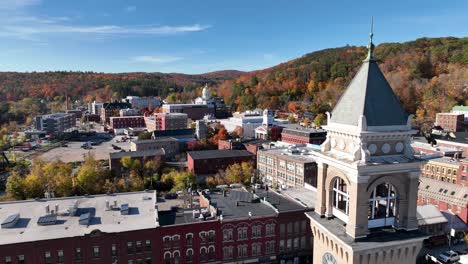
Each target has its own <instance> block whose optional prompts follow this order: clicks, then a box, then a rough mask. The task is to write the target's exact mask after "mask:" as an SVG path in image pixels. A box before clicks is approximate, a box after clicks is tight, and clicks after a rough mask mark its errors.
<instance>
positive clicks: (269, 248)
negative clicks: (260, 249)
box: [266, 240, 284, 254]
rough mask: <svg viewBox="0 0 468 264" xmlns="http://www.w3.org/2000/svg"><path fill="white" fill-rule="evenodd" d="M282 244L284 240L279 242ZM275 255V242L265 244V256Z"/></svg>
mask: <svg viewBox="0 0 468 264" xmlns="http://www.w3.org/2000/svg"><path fill="white" fill-rule="evenodd" d="M281 241H283V243H284V240H281ZM273 253H275V241H267V242H266V254H273Z"/></svg>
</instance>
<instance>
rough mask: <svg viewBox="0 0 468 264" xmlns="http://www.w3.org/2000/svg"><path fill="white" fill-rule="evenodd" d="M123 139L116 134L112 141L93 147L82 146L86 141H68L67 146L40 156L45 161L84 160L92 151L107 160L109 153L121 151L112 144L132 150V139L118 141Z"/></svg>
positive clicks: (95, 155) (100, 158) (96, 155)
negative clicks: (85, 147)
mask: <svg viewBox="0 0 468 264" xmlns="http://www.w3.org/2000/svg"><path fill="white" fill-rule="evenodd" d="M121 139H122V136H116V137H114V138H112V139H111V140H110V141H106V142H103V143H101V144H99V145H96V146H92V148H91V149H84V148H81V146H82V145H83V143H84V142H68V143H67V146H66V147H58V148H54V149H51V150H49V151H47V152H45V153H42V154H41V155H39V156H38V157H39V158H41V159H43V160H45V161H55V160H61V161H63V162H80V161H83V160H84V158H85V156H86V155H88V154H89V153H92V154H94V157H95V158H96V159H98V160H107V159H109V153H112V152H118V151H120V150H115V149H114V148H113V147H112V145H115V146H118V147H120V148H122V149H123V150H125V151H129V150H130V141H127V142H119V143H117V141H120V140H121Z"/></svg>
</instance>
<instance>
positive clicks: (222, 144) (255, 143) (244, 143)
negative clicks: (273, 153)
mask: <svg viewBox="0 0 468 264" xmlns="http://www.w3.org/2000/svg"><path fill="white" fill-rule="evenodd" d="M270 143H271V141H270V140H264V139H242V140H241V139H220V140H219V141H218V149H237V150H247V151H248V152H250V153H252V154H254V155H255V156H257V152H258V151H259V150H261V149H263V146H264V145H265V144H267V145H268V144H270Z"/></svg>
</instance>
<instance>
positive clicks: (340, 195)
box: [333, 178, 349, 222]
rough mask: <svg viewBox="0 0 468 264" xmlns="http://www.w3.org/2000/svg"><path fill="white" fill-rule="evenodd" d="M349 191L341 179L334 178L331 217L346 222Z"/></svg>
mask: <svg viewBox="0 0 468 264" xmlns="http://www.w3.org/2000/svg"><path fill="white" fill-rule="evenodd" d="M348 214H349V191H348V185H346V183H345V181H344V180H343V179H341V178H336V179H335V182H334V183H333V215H334V216H336V217H338V218H339V219H341V220H343V221H345V222H348Z"/></svg>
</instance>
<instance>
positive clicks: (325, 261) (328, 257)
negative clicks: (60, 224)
mask: <svg viewBox="0 0 468 264" xmlns="http://www.w3.org/2000/svg"><path fill="white" fill-rule="evenodd" d="M322 264H337V262H336V259H335V257H334V256H333V255H332V254H330V253H328V252H327V253H325V254H323V256H322Z"/></svg>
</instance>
